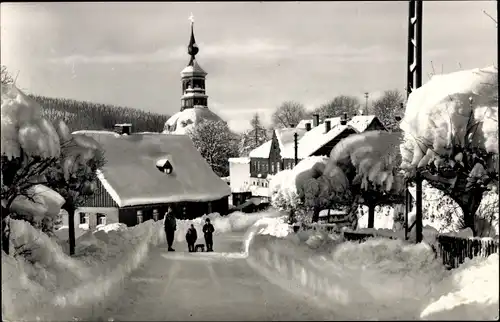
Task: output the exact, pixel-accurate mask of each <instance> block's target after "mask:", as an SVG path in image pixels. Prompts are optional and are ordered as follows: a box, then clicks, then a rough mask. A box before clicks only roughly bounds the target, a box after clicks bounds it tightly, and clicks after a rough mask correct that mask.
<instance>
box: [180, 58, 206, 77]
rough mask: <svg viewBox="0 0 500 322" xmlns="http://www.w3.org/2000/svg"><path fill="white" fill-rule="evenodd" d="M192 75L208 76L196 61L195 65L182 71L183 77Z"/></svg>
mask: <svg viewBox="0 0 500 322" xmlns="http://www.w3.org/2000/svg"><path fill="white" fill-rule="evenodd" d="M190 75H200V76H206V75H207V72H206V71H204V70H203V68H201V66H200V65H199V64H198V62H197V61H196V60H194V61H193V65H188V66H186V67H185V68H184V69H183V70H182V71H181V76H190Z"/></svg>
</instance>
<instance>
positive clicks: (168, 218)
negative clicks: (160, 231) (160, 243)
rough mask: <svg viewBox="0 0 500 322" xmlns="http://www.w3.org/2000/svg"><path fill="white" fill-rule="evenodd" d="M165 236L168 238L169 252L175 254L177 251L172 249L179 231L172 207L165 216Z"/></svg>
mask: <svg viewBox="0 0 500 322" xmlns="http://www.w3.org/2000/svg"><path fill="white" fill-rule="evenodd" d="M164 223H165V235H166V236H167V244H168V251H169V252H174V251H175V249H173V248H172V244H173V243H174V235H175V231H176V230H177V224H176V222H175V216H174V213H173V211H172V208H171V207H168V210H167V213H166V214H165V220H164Z"/></svg>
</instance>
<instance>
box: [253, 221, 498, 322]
mask: <svg viewBox="0 0 500 322" xmlns="http://www.w3.org/2000/svg"><path fill="white" fill-rule="evenodd" d="M256 227H258V228H254V230H253V233H249V235H248V239H249V240H247V245H248V246H247V249H248V252H249V256H248V261H249V263H250V264H251V265H252V266H253V267H254V268H256V269H257V270H259V271H260V272H261V273H263V274H264V275H266V276H267V277H268V278H269V279H272V280H273V281H274V282H275V283H277V284H278V285H280V286H282V287H283V288H285V289H287V290H288V291H291V292H299V293H307V294H310V296H314V297H315V299H316V301H317V303H318V304H319V305H322V306H324V307H330V308H332V309H333V310H335V311H339V312H342V315H343V316H344V317H345V318H346V319H370V320H373V319H375V320H379V319H453V320H463V319H472V320H474V319H498V310H499V307H498V303H499V302H498V291H499V289H498V284H499V279H498V276H499V257H498V254H493V255H491V256H489V257H488V258H481V257H478V258H475V259H473V260H467V261H466V262H465V263H464V264H463V265H461V266H460V267H459V268H458V269H454V270H451V271H447V270H446V269H445V268H444V267H443V265H442V264H441V259H439V258H436V256H435V253H434V252H433V251H432V249H431V247H430V246H429V245H428V244H427V243H421V244H418V245H415V244H408V243H405V242H403V241H402V240H389V239H385V238H374V239H370V240H368V241H366V242H364V243H361V244H360V243H354V242H342V240H341V238H340V236H331V235H328V234H326V233H325V232H321V231H314V232H313V231H304V232H299V233H298V234H290V235H288V236H287V237H285V238H283V237H284V235H287V230H286V229H285V225H284V223H283V219H281V221H279V220H278V219H264V220H261V221H259V222H258V223H257V224H256ZM430 230H432V229H430ZM288 231H289V230H288ZM434 232H435V230H434ZM262 235H271V236H276V237H279V238H276V237H270V236H262Z"/></svg>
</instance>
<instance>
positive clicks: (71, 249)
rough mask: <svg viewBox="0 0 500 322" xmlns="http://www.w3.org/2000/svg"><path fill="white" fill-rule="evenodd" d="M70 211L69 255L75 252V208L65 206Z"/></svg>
mask: <svg viewBox="0 0 500 322" xmlns="http://www.w3.org/2000/svg"><path fill="white" fill-rule="evenodd" d="M64 210H66V211H67V212H68V232H69V240H68V241H69V255H70V256H73V255H74V254H75V209H74V207H64Z"/></svg>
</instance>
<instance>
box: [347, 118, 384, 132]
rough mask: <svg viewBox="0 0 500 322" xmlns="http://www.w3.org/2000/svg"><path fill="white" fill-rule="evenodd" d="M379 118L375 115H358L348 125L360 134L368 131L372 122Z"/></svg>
mask: <svg viewBox="0 0 500 322" xmlns="http://www.w3.org/2000/svg"><path fill="white" fill-rule="evenodd" d="M376 118H377V117H376V116H375V115H356V116H353V117H352V118H351V120H349V122H347V124H348V125H350V126H352V127H353V128H354V129H355V130H356V131H358V132H359V133H361V132H364V131H366V129H367V128H368V127H369V126H370V124H372V122H373V121H374V120H375V119H376Z"/></svg>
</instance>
